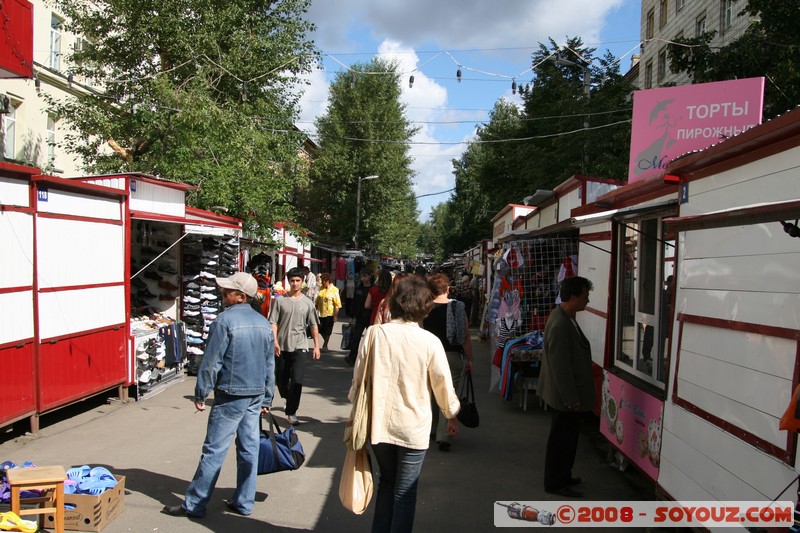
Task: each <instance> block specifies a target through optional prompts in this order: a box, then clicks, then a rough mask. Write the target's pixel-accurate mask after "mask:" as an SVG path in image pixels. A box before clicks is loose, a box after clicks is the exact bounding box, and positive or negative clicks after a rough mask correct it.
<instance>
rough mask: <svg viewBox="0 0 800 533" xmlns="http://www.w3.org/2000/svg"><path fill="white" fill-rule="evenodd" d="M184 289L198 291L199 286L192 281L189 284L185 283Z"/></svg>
mask: <svg viewBox="0 0 800 533" xmlns="http://www.w3.org/2000/svg"><path fill="white" fill-rule="evenodd" d="M184 287H186V288H187V289H199V288H200V285H198V284H197V283H195V282H194V281H190V282H189V283H187V284H186V285H184Z"/></svg>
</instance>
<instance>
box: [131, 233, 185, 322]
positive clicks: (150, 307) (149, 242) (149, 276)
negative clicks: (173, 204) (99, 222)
mask: <svg viewBox="0 0 800 533" xmlns="http://www.w3.org/2000/svg"><path fill="white" fill-rule="evenodd" d="M179 238H180V230H179V226H178V225H176V224H168V223H164V222H151V221H147V220H134V223H133V235H132V238H131V241H132V242H131V275H134V274H136V273H137V272H139V271H141V270H142V269H143V268H144V270H143V271H141V272H139V274H138V275H136V276H135V277H134V278H132V279H131V316H143V315H155V314H161V315H163V316H166V317H169V318H171V319H173V320H175V319H177V317H178V297H179V296H178V291H179V289H180V286H179V283H178V258H179V251H180V250H179V246H173V247H172V248H170V246H171V245H172V244H173V243H175V241H177V240H178V239H179Z"/></svg>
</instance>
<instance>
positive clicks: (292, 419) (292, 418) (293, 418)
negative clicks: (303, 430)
mask: <svg viewBox="0 0 800 533" xmlns="http://www.w3.org/2000/svg"><path fill="white" fill-rule="evenodd" d="M286 420H288V421H289V423H290V424H291V425H293V426H296V425H298V424H300V421H299V420H298V419H297V417H296V416H295V415H289V416H287V417H286Z"/></svg>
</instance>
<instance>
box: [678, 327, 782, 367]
mask: <svg viewBox="0 0 800 533" xmlns="http://www.w3.org/2000/svg"><path fill="white" fill-rule="evenodd" d="M681 349H683V350H687V351H689V352H693V353H698V354H703V355H704V356H705V357H708V358H710V359H712V360H714V361H719V362H720V363H725V364H730V365H735V366H737V367H741V368H742V369H746V370H749V371H752V372H758V373H763V374H768V375H771V376H774V377H778V378H782V379H788V378H789V377H790V376H791V375H792V374H793V373H794V360H795V356H796V354H797V341H795V340H791V339H781V338H778V337H772V336H769V335H762V334H759V333H746V332H744V331H734V330H728V329H720V328H712V327H708V326H702V325H698V324H690V323H686V324H684V325H683V334H682V335H681ZM681 364H683V363H681Z"/></svg>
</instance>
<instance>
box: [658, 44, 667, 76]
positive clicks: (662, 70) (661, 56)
mask: <svg viewBox="0 0 800 533" xmlns="http://www.w3.org/2000/svg"><path fill="white" fill-rule="evenodd" d="M656 76H657V78H656V79H657V80H658V84H659V85H661V84H662V83H664V80H665V79H666V77H667V47H666V46H665V47H664V48H662V49H661V50H659V51H658V73H657V74H656Z"/></svg>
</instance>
